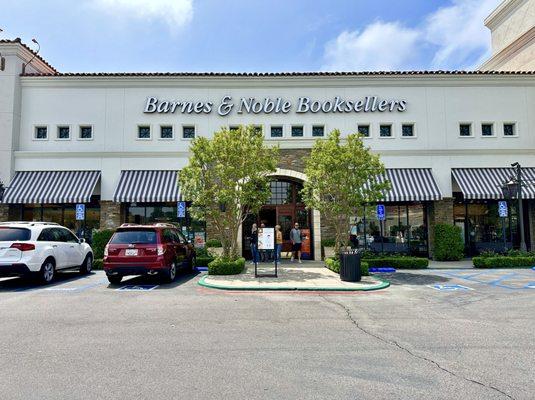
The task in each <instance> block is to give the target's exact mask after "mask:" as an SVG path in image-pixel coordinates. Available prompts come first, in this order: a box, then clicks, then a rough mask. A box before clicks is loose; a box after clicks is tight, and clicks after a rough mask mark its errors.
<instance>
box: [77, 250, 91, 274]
mask: <svg viewBox="0 0 535 400" xmlns="http://www.w3.org/2000/svg"><path fill="white" fill-rule="evenodd" d="M91 271H93V257H92V256H91V254H88V255H87V256H86V257H85V260H84V262H83V263H82V265H80V273H81V274H82V275H87V274H90V273H91Z"/></svg>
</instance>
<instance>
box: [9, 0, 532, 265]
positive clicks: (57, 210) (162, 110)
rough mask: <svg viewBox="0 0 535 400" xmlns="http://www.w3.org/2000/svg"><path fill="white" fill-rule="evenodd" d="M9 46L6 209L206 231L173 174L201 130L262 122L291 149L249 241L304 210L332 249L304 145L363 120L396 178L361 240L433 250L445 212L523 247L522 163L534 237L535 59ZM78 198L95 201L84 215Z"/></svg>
mask: <svg viewBox="0 0 535 400" xmlns="http://www.w3.org/2000/svg"><path fill="white" fill-rule="evenodd" d="M512 3H517V2H515V1H512ZM521 3H522V2H521ZM501 12H502V13H505V12H509V13H511V10H507V9H506V10H502V11H501ZM496 15H497V16H496ZM496 15H495V16H494V17H493V18H501V19H503V18H505V17H503V16H500V14H496ZM512 15H514V13H513V14H512ZM494 25H495V26H496V27H498V28H499V24H498V23H495V24H494ZM498 28H496V29H498ZM526 51H531V50H529V49H528V50H526ZM0 54H1V58H2V62H1V68H0V179H1V180H2V181H3V182H4V184H5V186H6V189H5V193H4V196H3V202H2V203H1V204H0V221H5V220H47V221H54V222H58V223H62V224H64V225H66V226H68V227H70V228H72V229H74V230H77V231H80V229H81V228H83V227H85V231H86V232H85V233H87V232H89V231H91V230H93V229H113V228H115V227H117V226H118V225H120V224H121V223H124V222H133V223H150V222H156V221H170V222H175V223H178V224H180V225H181V226H183V229H184V230H185V232H187V233H188V234H189V235H190V237H192V238H193V237H195V236H197V237H200V236H203V237H204V236H207V238H210V237H211V236H212V232H211V229H210V226H205V224H204V223H203V221H197V220H194V219H192V218H191V216H190V215H189V212H188V207H187V206H189V203H188V199H184V198H182V196H181V193H180V188H179V186H178V184H177V173H178V171H180V169H181V168H183V167H184V166H186V165H187V163H188V158H189V146H190V143H191V140H192V139H194V138H195V137H198V136H206V137H210V136H212V135H213V132H215V131H217V130H218V129H220V128H221V127H229V128H230V129H232V128H233V127H235V126H238V125H249V124H252V125H255V126H257V127H258V129H261V130H262V132H263V133H264V135H265V138H266V141H267V142H268V143H269V144H273V145H275V144H277V145H279V146H280V149H281V159H280V163H279V168H278V170H277V172H276V173H275V174H274V175H273V181H272V184H271V188H272V196H271V198H270V200H269V202H268V203H267V204H266V205H265V206H264V207H263V208H262V210H261V211H260V213H259V215H256V216H251V217H250V218H249V219H248V220H247V221H246V223H245V224H244V226H243V228H242V232H241V236H242V238H241V239H242V240H241V242H242V247H243V251H244V253H245V254H247V251H248V240H247V238H248V232H249V230H250V226H251V225H252V223H253V222H257V223H265V224H266V225H268V226H273V225H275V224H280V225H281V226H282V227H283V232H284V234H285V236H286V239H287V236H288V234H289V229H290V227H291V225H292V224H293V222H296V221H297V222H299V223H300V224H301V226H302V228H304V229H305V230H306V233H307V240H308V242H307V243H306V244H305V248H306V253H307V255H308V256H309V257H310V258H315V259H319V258H320V257H321V241H322V239H330V238H332V237H333V230H332V227H331V226H330V225H329V221H326V220H324V219H322V216H321V215H320V213H319V212H317V211H316V210H307V209H306V207H305V205H304V204H303V203H302V201H301V197H300V193H299V190H300V188H301V187H302V185H303V182H305V181H306V176H305V175H304V157H306V155H307V154H308V153H309V152H310V148H311V147H312V146H313V144H314V141H315V140H317V139H321V138H322V137H324V136H325V135H327V134H328V132H329V131H331V130H333V129H339V130H340V131H341V132H342V135H347V134H349V133H354V132H359V133H360V134H361V135H362V136H363V137H364V139H363V140H364V141H365V143H366V144H367V145H368V146H370V147H371V149H372V150H373V151H374V152H376V153H378V154H380V155H381V158H382V161H383V162H384V164H385V166H386V168H387V172H386V174H385V176H384V177H380V179H388V180H389V181H390V182H391V184H392V189H391V190H390V191H389V192H388V193H385V197H384V199H383V201H382V203H383V204H384V205H385V210H386V219H385V222H384V224H383V226H380V224H379V223H378V221H377V218H376V215H375V205H374V204H370V205H369V206H368V207H367V209H366V211H365V212H363V215H356V216H354V217H353V218H352V220H351V221H350V223H351V228H350V229H349V232H348V235H350V237H351V240H352V242H353V243H354V244H355V245H358V246H361V247H367V248H371V249H373V250H375V251H385V252H403V253H411V254H419V255H429V256H432V254H433V241H434V237H433V226H434V225H435V224H437V223H448V224H456V225H458V226H460V227H461V229H462V231H463V236H464V238H465V243H466V249H467V253H468V254H475V253H477V252H480V251H482V250H486V249H494V250H500V249H502V248H503V246H505V247H507V248H510V247H519V245H520V239H519V237H520V235H519V227H518V226H519V224H518V222H519V221H518V220H519V218H518V207H517V203H516V202H514V201H510V202H509V203H508V208H509V213H508V216H507V218H505V219H503V218H500V217H499V216H498V212H497V207H498V201H499V200H502V199H503V197H504V196H503V193H502V191H501V186H503V184H504V183H505V182H507V181H509V180H510V179H511V178H512V177H513V176H514V170H513V169H512V168H511V167H510V166H511V164H512V163H515V162H518V163H520V164H521V165H522V167H523V169H522V174H523V177H524V183H525V187H524V193H523V198H524V200H523V205H524V207H523V213H524V221H525V237H526V242H527V246H528V247H531V248H534V249H535V158H534V155H535V112H533V110H535V72H533V71H531V72H530V71H526V70H522V71H521V70H513V71H499V72H498V71H474V72H440V71H439V72H426V71H413V72H368V73H367V72H362V73H358V72H355V73H265V74H261V73H244V74H234V73H208V74H203V73H198V74H197V73H146V74H137V73H136V74H134V73H115V74H106V73H102V74H92V73H77V74H70V73H60V72H58V71H56V70H55V69H54V68H53V67H52V66H50V65H49V64H48V63H47V62H46V61H45V60H44V59H42V58H41V57H39V56H37V57H35V54H34V53H33V52H32V51H31V50H30V49H29V48H28V47H27V46H26V45H24V44H23V43H21V42H20V40H2V41H0ZM32 59H33V60H32ZM30 60H32V61H31V63H30V64H29V65H27V66H26V72H25V73H24V74H21V71H22V66H23V64H28V62H29V61H30ZM522 65H523V66H526V65H530V64H526V63H523V64H522ZM244 156H246V155H244ZM371 178H372V177H371ZM178 202H186V209H185V211H184V210H183V211H184V212H181V210H178V209H177V208H178V204H179V203H178ZM76 204H85V206H86V212H85V221H84V222H83V223H82V222H80V221H77V220H76V213H75V205H76ZM285 245H286V246H288V243H285ZM500 246H502V247H500Z"/></svg>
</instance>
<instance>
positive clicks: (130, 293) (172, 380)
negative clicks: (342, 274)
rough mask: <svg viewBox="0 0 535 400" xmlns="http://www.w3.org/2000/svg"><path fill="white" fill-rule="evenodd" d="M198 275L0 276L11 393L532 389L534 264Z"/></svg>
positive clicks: (525, 393)
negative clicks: (318, 274)
mask: <svg viewBox="0 0 535 400" xmlns="http://www.w3.org/2000/svg"><path fill="white" fill-rule="evenodd" d="M474 274H477V275H474ZM200 276H201V274H195V275H180V276H179V278H178V280H177V281H176V282H175V283H173V284H169V285H159V282H158V281H157V280H156V279H147V278H145V279H142V278H132V279H128V280H125V281H124V282H123V283H121V284H120V285H117V286H111V285H109V284H108V282H107V280H106V277H105V276H104V274H103V273H102V272H101V271H97V272H96V273H93V274H92V275H90V276H85V277H81V276H79V275H77V274H75V273H63V274H59V279H58V281H57V282H55V283H54V284H52V285H49V286H42V287H41V286H35V285H33V284H31V283H28V282H26V281H24V280H22V279H19V278H13V279H1V280H0V316H1V318H2V323H1V324H0V338H1V339H0V371H1V373H0V374H1V377H0V386H1V390H0V393H1V398H2V399H63V398H68V399H240V398H244V399H245V398H246V399H452V398H460V399H486V400H488V399H533V398H534V397H535V396H534V394H535V380H534V373H533V371H534V367H535V357H534V356H533V354H535V333H534V332H535V322H534V316H535V312H534V311H533V310H534V309H535V289H534V288H532V287H533V286H535V271H532V270H507V271H503V270H500V271H494V270H493V271H475V270H440V271H438V270H428V271H411V272H397V273H395V274H389V275H383V276H384V277H385V278H386V279H388V280H390V281H391V286H390V288H388V289H385V290H380V291H375V292H351V293H333V292H306V293H305V292H229V291H221V290H214V289H207V288H203V287H201V286H199V285H198V284H197V282H198V280H199V278H200Z"/></svg>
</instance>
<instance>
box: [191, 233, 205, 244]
mask: <svg viewBox="0 0 535 400" xmlns="http://www.w3.org/2000/svg"><path fill="white" fill-rule="evenodd" d="M204 244H205V242H204V232H195V234H194V236H193V245H194V246H195V247H197V248H203V247H204Z"/></svg>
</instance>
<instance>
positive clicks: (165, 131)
mask: <svg viewBox="0 0 535 400" xmlns="http://www.w3.org/2000/svg"><path fill="white" fill-rule="evenodd" d="M172 138H173V127H172V126H160V139H172Z"/></svg>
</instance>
